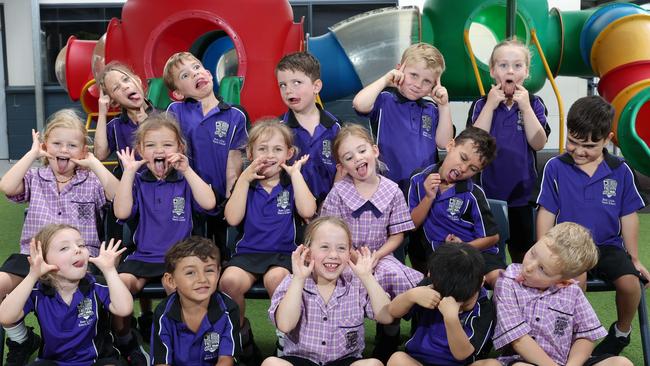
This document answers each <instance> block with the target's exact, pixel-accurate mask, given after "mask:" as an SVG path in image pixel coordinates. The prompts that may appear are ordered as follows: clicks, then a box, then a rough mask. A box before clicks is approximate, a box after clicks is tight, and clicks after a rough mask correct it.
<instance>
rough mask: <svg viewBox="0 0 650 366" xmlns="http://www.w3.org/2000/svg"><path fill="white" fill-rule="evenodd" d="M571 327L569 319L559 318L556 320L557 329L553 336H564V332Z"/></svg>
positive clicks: (554, 329)
mask: <svg viewBox="0 0 650 366" xmlns="http://www.w3.org/2000/svg"><path fill="white" fill-rule="evenodd" d="M568 326H569V318H567V317H565V316H558V317H557V318H556V319H555V327H554V328H553V334H554V335H556V336H560V337H561V336H563V335H564V331H565V330H566V328H567V327H568Z"/></svg>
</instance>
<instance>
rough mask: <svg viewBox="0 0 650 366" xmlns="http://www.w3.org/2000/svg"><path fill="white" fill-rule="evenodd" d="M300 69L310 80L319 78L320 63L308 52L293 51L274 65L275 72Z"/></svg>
mask: <svg viewBox="0 0 650 366" xmlns="http://www.w3.org/2000/svg"><path fill="white" fill-rule="evenodd" d="M287 70H289V71H294V72H295V71H300V72H302V73H304V74H305V75H307V77H309V79H311V81H316V80H318V79H320V63H319V62H318V60H317V59H316V57H314V56H313V55H312V54H311V53H309V52H294V53H290V54H288V55H285V56H284V57H282V58H281V59H280V62H278V66H276V67H275V74H276V75H277V74H278V71H287Z"/></svg>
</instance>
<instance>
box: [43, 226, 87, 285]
mask: <svg viewBox="0 0 650 366" xmlns="http://www.w3.org/2000/svg"><path fill="white" fill-rule="evenodd" d="M66 229H71V230H74V231H76V232H78V233H79V235H81V232H80V231H79V229H77V228H76V227H74V226H72V225H68V224H48V225H45V226H43V227H42V228H41V230H39V231H38V232H37V233H36V235H34V241H35V242H36V243H37V244H38V243H41V251H42V252H43V260H44V261H45V263H47V251H48V250H49V249H50V245H51V244H52V239H53V238H54V236H55V235H56V234H57V233H58V232H59V231H61V230H66ZM52 275H53V274H52V273H48V274H46V275H44V276H43V277H41V281H42V282H44V283H45V284H47V285H49V286H52V283H53V282H52V280H53V277H52Z"/></svg>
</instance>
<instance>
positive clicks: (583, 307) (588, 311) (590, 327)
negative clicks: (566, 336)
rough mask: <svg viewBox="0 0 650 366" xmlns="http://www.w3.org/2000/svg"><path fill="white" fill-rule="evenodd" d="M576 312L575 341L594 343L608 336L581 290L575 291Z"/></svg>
mask: <svg viewBox="0 0 650 366" xmlns="http://www.w3.org/2000/svg"><path fill="white" fill-rule="evenodd" d="M574 292H575V294H574V298H575V299H576V302H575V312H574V328H573V340H572V341H575V340H576V339H578V338H585V339H588V340H590V341H592V342H595V341H596V340H598V339H600V338H602V337H604V336H605V335H607V331H606V330H605V328H603V326H602V325H601V324H600V320H598V316H597V315H596V312H595V311H594V308H593V307H591V304H590V303H589V300H587V297H586V296H585V294H584V293H583V292H582V290H580V289H579V288H576V289H575V290H574Z"/></svg>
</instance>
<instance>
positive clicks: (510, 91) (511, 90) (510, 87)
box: [503, 80, 515, 99]
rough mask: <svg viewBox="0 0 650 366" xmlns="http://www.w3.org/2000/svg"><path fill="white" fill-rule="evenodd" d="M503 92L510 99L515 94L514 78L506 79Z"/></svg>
mask: <svg viewBox="0 0 650 366" xmlns="http://www.w3.org/2000/svg"><path fill="white" fill-rule="evenodd" d="M503 93H504V94H505V95H506V98H508V99H512V96H513V95H515V83H514V82H513V81H512V80H506V82H505V84H503Z"/></svg>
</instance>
